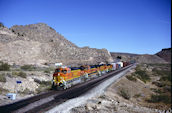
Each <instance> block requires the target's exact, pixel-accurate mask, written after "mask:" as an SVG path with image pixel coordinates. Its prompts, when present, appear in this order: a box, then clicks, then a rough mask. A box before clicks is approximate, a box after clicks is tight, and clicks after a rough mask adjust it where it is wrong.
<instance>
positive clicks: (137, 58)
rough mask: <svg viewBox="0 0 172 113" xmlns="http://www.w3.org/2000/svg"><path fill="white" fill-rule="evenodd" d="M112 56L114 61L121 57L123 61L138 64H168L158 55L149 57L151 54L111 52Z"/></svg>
mask: <svg viewBox="0 0 172 113" xmlns="http://www.w3.org/2000/svg"><path fill="white" fill-rule="evenodd" d="M111 56H112V57H113V59H114V60H116V58H117V57H118V56H121V60H123V61H134V62H137V63H166V61H165V60H164V59H162V58H160V57H159V56H157V55H149V54H143V55H139V54H131V53H115V52H111Z"/></svg>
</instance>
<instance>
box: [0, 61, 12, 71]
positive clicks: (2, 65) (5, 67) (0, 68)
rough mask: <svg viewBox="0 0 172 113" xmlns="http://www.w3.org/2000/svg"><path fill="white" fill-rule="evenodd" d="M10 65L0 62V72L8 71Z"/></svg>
mask: <svg viewBox="0 0 172 113" xmlns="http://www.w3.org/2000/svg"><path fill="white" fill-rule="evenodd" d="M9 70H10V65H8V63H3V62H0V71H9Z"/></svg>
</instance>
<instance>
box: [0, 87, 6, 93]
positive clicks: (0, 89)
mask: <svg viewBox="0 0 172 113" xmlns="http://www.w3.org/2000/svg"><path fill="white" fill-rule="evenodd" d="M3 92H5V93H6V92H8V90H7V89H4V88H2V87H0V94H2V93H3Z"/></svg>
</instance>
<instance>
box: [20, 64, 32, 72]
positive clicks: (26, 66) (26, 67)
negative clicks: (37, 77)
mask: <svg viewBox="0 0 172 113" xmlns="http://www.w3.org/2000/svg"><path fill="white" fill-rule="evenodd" d="M20 68H21V69H22V70H25V71H32V70H34V69H35V67H34V66H32V65H24V66H21V67H20Z"/></svg>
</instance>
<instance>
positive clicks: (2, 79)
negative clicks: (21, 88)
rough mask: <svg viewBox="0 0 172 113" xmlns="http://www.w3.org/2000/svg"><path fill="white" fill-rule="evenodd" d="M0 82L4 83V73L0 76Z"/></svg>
mask: <svg viewBox="0 0 172 113" xmlns="http://www.w3.org/2000/svg"><path fill="white" fill-rule="evenodd" d="M0 82H6V78H5V73H2V74H0Z"/></svg>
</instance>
